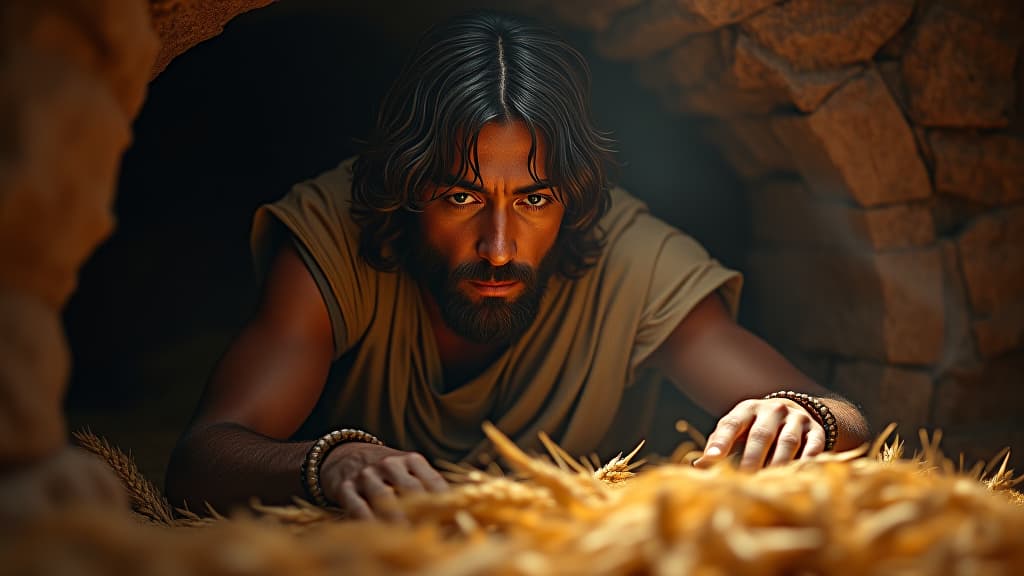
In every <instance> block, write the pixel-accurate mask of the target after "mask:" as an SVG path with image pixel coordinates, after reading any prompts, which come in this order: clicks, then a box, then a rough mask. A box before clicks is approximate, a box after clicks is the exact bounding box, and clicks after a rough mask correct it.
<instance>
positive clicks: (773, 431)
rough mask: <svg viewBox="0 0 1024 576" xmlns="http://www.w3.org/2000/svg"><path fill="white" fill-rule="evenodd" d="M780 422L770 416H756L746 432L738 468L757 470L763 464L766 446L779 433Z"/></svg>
mask: <svg viewBox="0 0 1024 576" xmlns="http://www.w3.org/2000/svg"><path fill="white" fill-rule="evenodd" d="M779 424H780V422H779V421H778V420H776V419H775V418H772V417H770V416H769V417H761V418H758V419H757V421H756V422H754V425H753V426H751V427H750V432H748V433H747V446H746V448H744V449H743V457H742V458H741V459H740V468H741V469H743V470H757V469H758V468H760V467H761V466H762V465H763V464H764V459H765V457H766V456H768V448H769V447H771V445H772V442H774V441H775V437H776V436H777V435H778V433H779Z"/></svg>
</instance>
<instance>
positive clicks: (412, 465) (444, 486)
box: [409, 454, 448, 492]
mask: <svg viewBox="0 0 1024 576" xmlns="http://www.w3.org/2000/svg"><path fill="white" fill-rule="evenodd" d="M409 471H410V472H412V474H413V476H415V477H416V478H419V480H420V481H421V482H423V485H424V486H425V487H426V488H427V490H428V491H429V492H444V491H446V490H448V482H447V481H446V480H445V479H444V477H443V476H441V474H440V473H439V472H438V471H437V470H435V469H434V467H433V466H431V465H430V463H429V462H427V459H426V458H424V457H423V456H422V455H420V454H414V455H413V456H410V457H409Z"/></svg>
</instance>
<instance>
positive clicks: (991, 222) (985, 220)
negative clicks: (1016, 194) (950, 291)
mask: <svg viewBox="0 0 1024 576" xmlns="http://www.w3.org/2000/svg"><path fill="white" fill-rule="evenodd" d="M1022 246H1024V206H1021V205H1018V206H1015V207H1013V208H1010V209H1008V210H1006V211H1005V212H997V213H993V214H988V215H985V216H981V217H979V218H977V219H976V220H975V222H974V223H973V224H972V225H971V226H970V227H969V228H968V229H967V230H965V231H964V233H963V234H962V235H961V236H960V238H959V239H958V241H957V249H958V252H959V254H960V267H961V269H962V270H963V275H964V281H965V283H966V286H967V294H968V296H969V299H970V303H971V308H972V309H973V311H974V312H975V314H977V315H978V316H980V318H978V319H977V320H975V322H974V324H973V326H972V328H973V330H974V335H975V340H976V342H977V346H978V351H979V353H981V354H982V355H983V356H985V357H994V356H998V355H999V354H1002V353H1004V352H1007V351H1009V350H1013V349H1016V348H1020V347H1021V346H1024V300H1022V299H1021V295H1022V294H1024V250H1021V247H1022Z"/></svg>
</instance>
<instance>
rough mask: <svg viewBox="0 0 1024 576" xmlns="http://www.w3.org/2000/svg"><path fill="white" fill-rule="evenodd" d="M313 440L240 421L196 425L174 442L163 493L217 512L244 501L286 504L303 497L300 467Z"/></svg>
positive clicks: (199, 509) (179, 502) (173, 499)
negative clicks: (285, 438) (287, 438)
mask: <svg viewBox="0 0 1024 576" xmlns="http://www.w3.org/2000/svg"><path fill="white" fill-rule="evenodd" d="M311 445H312V442H282V441H279V440H275V439H273V438H268V437H266V436H263V435H261V434H257V433H255V432H253V431H252V430H249V429H248V428H245V427H243V426H241V425H238V424H233V423H223V424H213V425H210V426H206V427H203V428H199V429H195V430H193V431H191V432H189V433H188V434H186V436H185V437H183V438H182V440H181V441H180V442H179V443H178V446H177V447H176V448H175V449H174V453H173V454H172V455H171V460H170V463H169V464H168V468H167V479H166V484H167V486H166V488H167V495H168V497H169V498H170V500H171V504H172V505H174V506H181V505H183V504H186V505H187V506H188V507H189V509H190V510H193V511H195V512H202V511H203V510H205V509H206V503H209V504H210V505H211V506H213V508H214V509H215V510H217V511H218V512H227V511H228V510H229V509H230V508H231V507H232V506H236V505H239V504H247V503H248V502H249V500H250V499H251V498H253V497H256V498H259V499H260V501H262V502H263V503H266V504H287V503H290V502H291V498H292V497H293V496H300V497H303V496H304V493H303V488H302V481H301V477H300V473H299V469H300V467H301V466H302V461H303V459H304V457H305V454H306V451H307V450H308V449H309V447H310V446H311Z"/></svg>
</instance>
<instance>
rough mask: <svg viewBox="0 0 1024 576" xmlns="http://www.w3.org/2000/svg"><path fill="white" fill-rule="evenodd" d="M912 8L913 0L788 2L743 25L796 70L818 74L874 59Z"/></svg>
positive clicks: (791, 0) (795, 0)
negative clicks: (816, 72)
mask: <svg viewBox="0 0 1024 576" xmlns="http://www.w3.org/2000/svg"><path fill="white" fill-rule="evenodd" d="M913 9H914V2H913V0H833V1H829V2H822V1H821V0H790V1H789V2H785V3H783V4H780V5H778V6H773V7H771V8H768V9H767V10H764V11H763V12H761V13H759V14H757V15H756V16H754V17H752V18H750V19H748V20H746V21H744V22H743V24H742V25H741V26H742V28H743V30H744V31H746V32H747V33H748V34H750V36H751V37H753V38H754V39H755V40H757V41H758V42H759V43H761V44H762V45H763V46H765V47H767V48H768V49H770V50H771V51H772V52H775V53H776V54H778V55H780V56H782V57H783V58H785V59H786V60H788V61H789V62H791V63H792V65H793V67H794V68H796V69H798V70H815V69H822V68H834V67H841V66H846V65H849V64H855V63H858V62H865V61H867V60H870V59H871V57H872V56H874V55H875V52H877V51H878V49H879V48H881V47H882V46H883V45H884V44H885V43H886V42H887V41H888V40H889V39H890V38H892V37H893V36H895V35H896V33H897V31H899V29H900V28H901V27H902V26H903V24H904V23H905V22H906V21H907V19H908V18H909V17H910V14H911V12H912V11H913Z"/></svg>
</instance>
